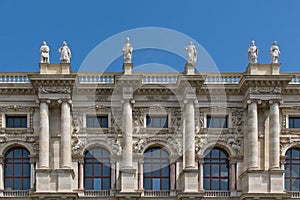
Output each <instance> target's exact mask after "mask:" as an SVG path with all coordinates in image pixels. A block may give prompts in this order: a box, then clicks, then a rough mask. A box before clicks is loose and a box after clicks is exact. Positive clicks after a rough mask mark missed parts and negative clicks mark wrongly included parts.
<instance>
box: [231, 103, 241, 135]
mask: <svg viewBox="0 0 300 200" xmlns="http://www.w3.org/2000/svg"><path fill="white" fill-rule="evenodd" d="M243 114H244V109H243V108H235V109H233V112H232V114H231V122H232V128H234V129H235V130H236V133H237V134H243Z"/></svg>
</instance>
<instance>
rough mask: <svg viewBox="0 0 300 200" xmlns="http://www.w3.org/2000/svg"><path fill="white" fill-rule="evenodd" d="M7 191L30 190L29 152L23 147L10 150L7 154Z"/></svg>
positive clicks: (5, 177) (5, 180)
mask: <svg viewBox="0 0 300 200" xmlns="http://www.w3.org/2000/svg"><path fill="white" fill-rule="evenodd" d="M4 184H5V190H29V189H30V162H29V152H28V151H27V150H26V149H25V148H23V147H16V148H13V149H10V150H9V151H8V152H7V153H6V154H5V169H4Z"/></svg>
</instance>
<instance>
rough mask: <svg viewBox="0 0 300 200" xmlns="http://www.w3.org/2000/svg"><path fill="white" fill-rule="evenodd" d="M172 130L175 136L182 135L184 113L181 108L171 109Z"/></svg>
mask: <svg viewBox="0 0 300 200" xmlns="http://www.w3.org/2000/svg"><path fill="white" fill-rule="evenodd" d="M171 129H172V131H173V132H174V134H182V111H181V109H180V108H173V109H171Z"/></svg>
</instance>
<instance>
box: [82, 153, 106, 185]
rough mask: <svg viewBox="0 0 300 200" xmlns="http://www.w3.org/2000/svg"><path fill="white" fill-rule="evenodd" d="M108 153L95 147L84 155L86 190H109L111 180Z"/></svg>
mask: <svg viewBox="0 0 300 200" xmlns="http://www.w3.org/2000/svg"><path fill="white" fill-rule="evenodd" d="M110 171H111V168H110V154H109V152H108V151H106V150H105V149H103V148H100V147H95V148H91V149H89V150H87V151H86V153H85V156H84V186H85V189H86V190H109V189H110V182H111V173H110Z"/></svg>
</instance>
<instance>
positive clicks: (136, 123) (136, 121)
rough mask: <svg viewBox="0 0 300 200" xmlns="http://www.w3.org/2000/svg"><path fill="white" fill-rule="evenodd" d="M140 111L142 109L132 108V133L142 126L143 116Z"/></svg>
mask: <svg viewBox="0 0 300 200" xmlns="http://www.w3.org/2000/svg"><path fill="white" fill-rule="evenodd" d="M142 113H143V112H142V109H138V108H134V109H133V110H132V115H133V133H134V134H137V133H139V132H140V130H141V128H142V127H143V126H144V117H143V114H142Z"/></svg>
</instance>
